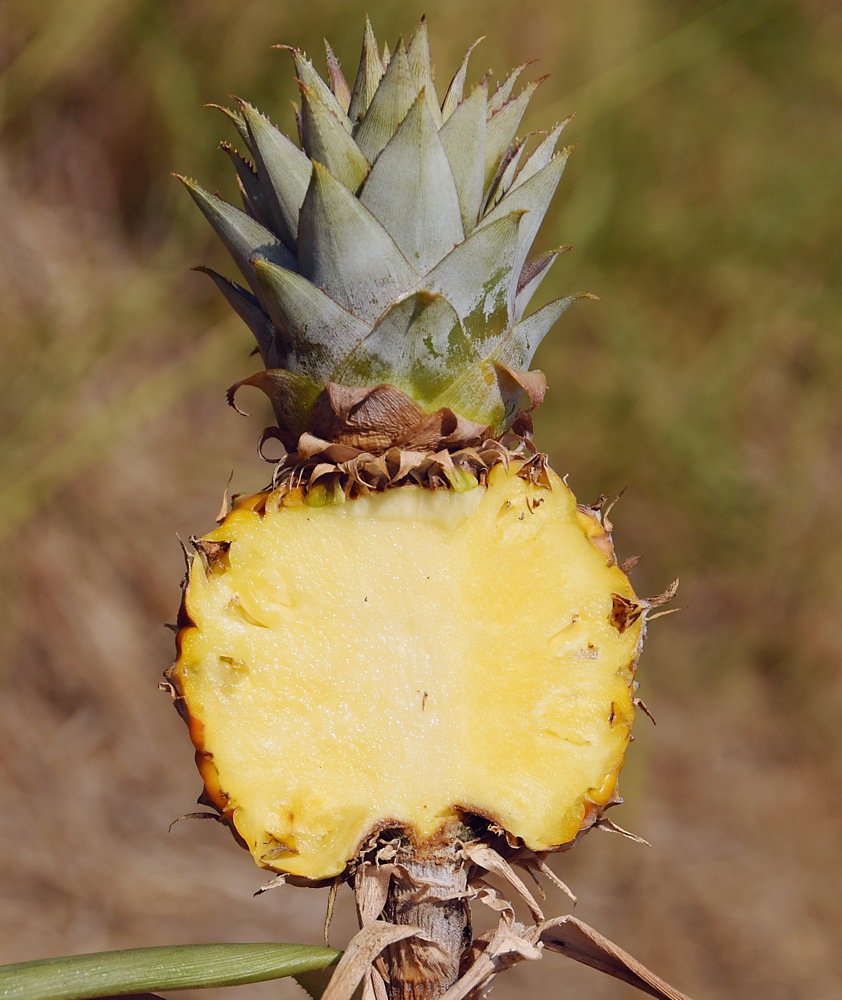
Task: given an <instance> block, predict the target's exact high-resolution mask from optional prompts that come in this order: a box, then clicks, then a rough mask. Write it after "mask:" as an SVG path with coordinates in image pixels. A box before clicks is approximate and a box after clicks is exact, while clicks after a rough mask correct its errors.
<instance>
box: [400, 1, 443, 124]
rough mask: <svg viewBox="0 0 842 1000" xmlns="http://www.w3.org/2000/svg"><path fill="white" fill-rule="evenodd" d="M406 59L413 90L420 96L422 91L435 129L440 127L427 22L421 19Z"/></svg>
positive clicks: (440, 121) (440, 118) (439, 110)
mask: <svg viewBox="0 0 842 1000" xmlns="http://www.w3.org/2000/svg"><path fill="white" fill-rule="evenodd" d="M406 57H407V60H408V61H409V71H410V72H411V73H412V79H413V80H414V81H415V89H416V91H417V92H418V93H419V94H420V93H421V91H422V90H423V91H424V93H425V99H426V101H427V103H428V105H429V108H430V115H431V117H432V119H433V121H434V122H435V125H436V128H437V129H440V128H441V126H442V117H441V108H440V107H439V99H438V95H437V94H436V84H435V81H434V80H433V67H432V63H431V61H430V39H429V35H428V33H427V21H426V19H425V18H423V17H422V18H421V23H420V24H419V25H418V27H417V28H416V30H415V34H414V35H413V36H412V40H411V41H410V43H409V48H408V49H407V50H406Z"/></svg>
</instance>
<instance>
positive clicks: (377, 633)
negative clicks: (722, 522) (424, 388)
mask: <svg viewBox="0 0 842 1000" xmlns="http://www.w3.org/2000/svg"><path fill="white" fill-rule="evenodd" d="M550 483H551V486H550V488H546V487H541V486H538V485H533V484H530V483H528V482H526V481H525V480H523V479H521V478H519V477H518V476H517V475H515V474H514V470H513V471H510V472H507V471H506V470H504V469H503V468H502V467H501V466H498V467H497V468H495V469H494V470H493V471H492V473H491V475H490V478H489V484H488V486H487V487H477V488H475V489H472V490H468V491H467V492H464V493H459V494H456V493H452V492H450V491H445V490H440V491H437V492H431V491H429V490H424V489H422V488H421V487H402V488H400V489H393V490H387V491H386V492H384V493H380V494H375V495H371V496H367V497H363V498H359V499H356V500H353V501H347V502H345V503H340V504H336V505H332V506H327V507H321V508H314V507H309V506H306V505H301V506H294V507H278V505H277V503H276V502H275V503H273V502H272V499H271V498H270V499H269V501H268V502H267V504H266V511H265V513H263V514H259V513H257V512H255V511H254V510H252V509H250V507H248V506H243V507H240V508H238V509H237V510H235V511H233V512H232V513H231V514H230V515H229V516H228V517H227V518H226V520H225V521H224V522H223V524H222V525H221V526H220V527H219V528H218V529H217V530H216V531H214V532H212V533H211V534H210V535H208V536H207V540H208V541H211V542H218V543H229V547H228V549H227V554H226V555H225V557H224V559H220V560H219V561H217V562H216V563H213V562H212V563H211V565H210V568H209V569H206V567H205V565H204V563H203V562H202V561H201V560H199V559H196V560H195V561H194V563H193V566H192V569H191V573H190V582H189V587H188V590H187V595H186V611H187V613H188V615H189V618H190V619H191V621H192V622H193V623H194V627H190V628H187V629H185V630H184V631H183V633H182V637H181V654H180V657H179V660H178V662H177V663H176V665H175V667H174V668H173V671H172V672H171V677H172V679H173V681H174V683H175V684H176V687H177V688H178V690H179V691H180V692H181V693H182V694H183V696H184V698H185V703H186V706H187V708H188V710H189V713H190V716H191V718H192V719H193V720H194V721H193V725H192V727H191V731H192V732H193V735H194V740H195V741H196V742H197V745H198V746H199V749H200V751H203V752H204V754H210V755H211V757H210V758H209V757H207V756H204V757H203V768H202V769H203V773H204V775H205V777H206V781H207V782H208V784H209V787H210V790H211V794H212V795H215V796H216V797H217V798H218V799H219V797H220V792H219V791H217V790H215V789H214V788H213V787H212V786H213V784H214V783H215V779H216V778H217V776H218V789H219V790H221V794H222V796H224V797H225V798H224V799H223V800H222V801H224V802H225V805H226V811H228V812H229V814H230V815H232V818H233V821H234V824H235V826H236V828H237V830H238V832H239V833H240V835H241V836H242V837H243V839H244V840H245V841H246V843H247V844H248V846H249V847H250V849H251V851H252V853H253V854H254V857H255V860H256V861H257V862H258V864H260V865H262V866H264V867H267V868H271V869H273V870H276V871H284V872H291V873H294V874H296V875H300V876H304V877H307V878H310V879H323V878H328V877H331V876H333V875H337V874H339V873H340V872H341V871H342V870H343V869H344V868H345V867H346V864H347V862H348V861H349V860H350V859H352V858H353V857H354V855H355V853H356V852H357V850H358V848H359V846H360V844H361V842H362V841H363V840H364V839H365V837H366V835H367V834H368V833H370V832H371V831H372V830H373V829H376V828H378V827H380V826H383V825H385V824H388V825H389V826H392V825H396V826H402V827H404V828H405V829H406V830H407V831H408V832H409V833H410V834H411V835H412V836H413V837H414V838H416V840H421V841H423V840H427V839H431V838H434V837H435V835H436V833H437V832H438V831H440V830H441V829H442V828H443V827H445V826H447V825H448V824H450V823H451V822H453V821H454V820H456V819H457V818H458V817H459V814H460V812H469V813H477V814H480V815H482V816H486V817H488V818H490V819H493V820H494V821H495V822H496V823H497V824H499V825H500V826H501V827H503V828H505V829H506V830H507V831H509V832H510V833H511V834H514V835H515V836H517V837H520V838H522V840H523V841H524V842H525V843H526V845H527V846H528V847H530V848H532V849H533V850H539V851H540V850H547V849H550V848H552V847H556V846H558V845H561V844H565V843H568V842H569V841H571V840H572V839H573V838H574V837H575V836H576V834H577V833H578V832H579V830H580V828H581V826H582V823H583V821H584V819H585V818H586V816H587V815H588V814H589V813H590V812H591V811H592V810H593V807H594V806H602V805H604V804H605V803H606V802H607V801H608V800H609V799H610V798H611V796H612V794H613V792H614V789H615V785H616V779H617V774H618V772H619V769H620V767H621V766H622V762H623V757H624V753H625V749H626V746H627V743H628V740H629V732H630V727H631V721H632V716H633V705H632V700H631V697H632V696H631V685H632V681H633V670H634V661H635V659H636V653H637V647H638V644H639V639H640V630H641V624H642V622H641V621H640V620H638V621H636V622H634V623H633V624H632V625H631V626H629V627H628V628H626V629H625V630H624V631H622V632H621V631H620V630H619V629H618V628H617V627H616V625H614V624H612V622H611V611H612V603H613V598H612V595H613V594H619V595H621V596H623V597H626V598H628V599H630V600H634V593H633V591H632V589H631V586H630V584H629V582H628V580H627V578H626V576H625V574H624V573H623V572H622V571H621V570H620V569H619V568H617V567H616V566H613V565H609V564H608V563H609V562H610V560H609V559H607V558H606V554H605V550H604V546H603V547H602V548H600V547H598V546H597V545H596V544H595V539H596V537H597V536H599V535H600V533H601V532H600V531H599V525H598V522H596V521H595V519H592V518H591V517H590V516H589V515H582V514H581V513H580V512H579V511H578V510H577V507H576V501H575V498H574V497H573V495H572V494H571V493H570V491H569V490H568V489H567V487H566V486H565V485H564V484H563V483H562V482H561V480H560V479H558V477H556V476H555V475H554V474H552V473H550ZM591 536H594V537H593V539H592V537H591ZM209 773H210V775H211V780H208V774H209Z"/></svg>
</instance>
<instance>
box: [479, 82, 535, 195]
mask: <svg viewBox="0 0 842 1000" xmlns="http://www.w3.org/2000/svg"><path fill="white" fill-rule="evenodd" d="M540 83H541V81H540V80H537V81H535V82H533V83H529V84H527V85H526V86H525V87H524V88H523V90H522V91H521V92H520V93H519V94H518V96H517V97H515V98H514V99H513V100H511V101H509V102H508V103H506V104H504V105H503V107H502V108H500V110H499V111H497V112H496V113H495V114H493V115H491V117H490V118H489V119H488V126H487V128H486V130H485V190H486V192H489V193H490V191H491V188H492V186H493V185H494V181H495V180H496V179H497V174H498V172H499V170H500V167H501V164H502V163H503V159H504V157H505V155H506V150H507V149H508V148H509V146H511V144H512V142H513V141H514V138H515V135H516V134H517V130H518V128H519V127H520V123H521V120H522V119H523V115H524V112H525V111H526V106H527V105H528V104H529V102H530V100H531V99H532V95H533V94H534V93H535V91H536V90H537V89H538V87H539V85H540Z"/></svg>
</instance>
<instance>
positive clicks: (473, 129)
mask: <svg viewBox="0 0 842 1000" xmlns="http://www.w3.org/2000/svg"><path fill="white" fill-rule="evenodd" d="M487 101H488V84H487V83H485V82H483V83H480V84H478V85H477V86H476V87H475V88H474V89H473V90H472V91H471V93H470V95H469V96H468V98H467V99H466V100H464V101H462V102H461V103H460V104H459V106H458V107H457V108H456V110H455V111H454V112H453V114H452V115H450V116H449V117H448V119H447V120H446V121H445V123H444V125H443V126H442V129H441V131H440V132H439V138H440V139H441V143H442V145H443V146H444V150H445V152H446V153H447V158H448V160H450V168H451V170H452V171H453V179H454V180H455V182H456V191H457V192H458V195H459V209H460V213H461V216H462V226H463V227H464V230H465V234H466V235H467V234H470V233H471V232H473V230H474V227H475V226H476V224H477V221H478V219H479V214H480V212H481V211H482V200H483V199H482V196H483V194H484V191H485V123H486V105H487Z"/></svg>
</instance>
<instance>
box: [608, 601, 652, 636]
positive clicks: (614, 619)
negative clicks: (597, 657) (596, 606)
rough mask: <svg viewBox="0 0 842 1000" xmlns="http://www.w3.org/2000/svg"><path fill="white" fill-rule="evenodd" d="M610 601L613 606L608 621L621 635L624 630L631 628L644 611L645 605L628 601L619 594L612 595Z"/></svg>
mask: <svg viewBox="0 0 842 1000" xmlns="http://www.w3.org/2000/svg"><path fill="white" fill-rule="evenodd" d="M611 600H612V602H613V605H612V608H611V614H610V615H609V616H608V620H609V621H610V622H611V624H612V625H613V626H614V628H615V629H617V631H618V632H619V633H620V635H622V634H623V632H625V631H626V629H628V628H631V626H632V625H634V623H635V622H636V621H637V619H638V618H640V616H641V615H642V614H643V612H644V611H645V610H646V605H644V604H638V603H637V601H630V600H629V599H628V598H627V597H623V596H622V595H621V594H612V595H611Z"/></svg>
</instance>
